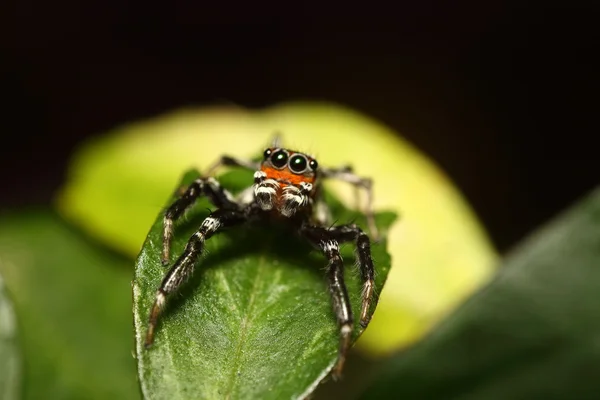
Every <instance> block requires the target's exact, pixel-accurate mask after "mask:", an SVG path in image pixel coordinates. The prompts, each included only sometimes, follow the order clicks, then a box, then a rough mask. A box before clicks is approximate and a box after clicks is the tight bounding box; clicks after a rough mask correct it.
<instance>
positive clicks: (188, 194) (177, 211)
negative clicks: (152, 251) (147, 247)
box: [160, 178, 239, 265]
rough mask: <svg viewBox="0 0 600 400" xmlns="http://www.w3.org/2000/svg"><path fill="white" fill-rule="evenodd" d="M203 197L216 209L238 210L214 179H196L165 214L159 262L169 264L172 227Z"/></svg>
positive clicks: (225, 191)
mask: <svg viewBox="0 0 600 400" xmlns="http://www.w3.org/2000/svg"><path fill="white" fill-rule="evenodd" d="M202 195H205V196H207V197H208V199H209V200H210V201H211V203H213V204H214V205H215V206H216V207H218V208H228V209H238V208H239V207H238V204H237V203H236V202H235V199H234V198H233V196H232V195H231V194H230V193H229V192H228V191H227V190H225V189H224V188H223V187H222V186H221V185H220V184H219V182H217V180H216V179H214V178H198V179H196V180H195V181H194V182H192V183H191V184H190V186H188V188H187V190H186V191H185V192H184V193H183V194H182V195H181V196H180V197H179V198H178V199H177V200H175V202H173V204H172V205H171V206H170V207H169V208H168V209H167V211H166V212H165V216H164V220H163V249H162V254H161V258H160V259H161V262H162V263H163V265H167V264H169V253H170V250H171V240H172V239H173V225H174V222H175V221H177V220H178V219H179V218H180V217H181V216H182V215H183V214H184V212H185V211H186V210H187V209H188V208H190V206H191V205H192V204H194V201H196V199H198V197H200V196H202Z"/></svg>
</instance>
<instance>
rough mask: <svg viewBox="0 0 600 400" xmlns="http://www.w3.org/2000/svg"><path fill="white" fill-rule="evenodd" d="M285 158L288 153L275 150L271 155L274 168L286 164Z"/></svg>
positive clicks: (286, 158)
mask: <svg viewBox="0 0 600 400" xmlns="http://www.w3.org/2000/svg"><path fill="white" fill-rule="evenodd" d="M287 160H288V155H287V153H286V152H285V151H283V150H279V151H276V152H275V153H273V155H272V156H271V163H273V165H274V166H275V167H276V168H283V167H284V166H285V165H286V164H287Z"/></svg>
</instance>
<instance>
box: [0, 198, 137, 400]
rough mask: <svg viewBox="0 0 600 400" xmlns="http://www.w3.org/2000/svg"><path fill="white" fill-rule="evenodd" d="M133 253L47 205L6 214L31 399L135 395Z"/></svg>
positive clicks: (3, 244) (0, 221)
mask: <svg viewBox="0 0 600 400" xmlns="http://www.w3.org/2000/svg"><path fill="white" fill-rule="evenodd" d="M128 264H129V263H128V261H127V260H124V259H122V258H121V257H117V256H114V255H112V254H111V253H108V252H106V251H105V250H104V249H99V248H97V247H96V246H94V245H93V244H91V243H89V242H88V241H86V239H85V238H83V237H82V236H81V234H79V233H77V232H74V231H72V230H71V229H69V228H68V227H67V226H65V225H64V224H63V223H62V221H60V219H59V218H58V217H56V216H55V215H54V214H53V213H51V212H49V211H45V210H38V211H30V212H27V213H23V214H19V215H12V216H7V215H5V216H3V217H2V218H0V273H1V274H2V275H3V276H4V278H5V283H6V286H7V288H8V290H9V291H10V293H11V294H12V295H13V299H14V304H15V309H16V312H17V315H18V319H19V327H20V328H21V329H20V343H21V347H22V351H23V358H24V367H25V368H24V371H23V375H24V381H25V384H24V387H23V398H24V399H107V398H115V399H135V398H139V389H138V388H137V384H136V379H135V377H136V375H135V362H134V359H133V354H132V350H133V340H132V338H131V333H132V328H131V314H130V311H129V310H130V305H131V295H130V290H131V289H130V285H131V283H130V282H131V273H130V271H131V270H130V268H129V265H128Z"/></svg>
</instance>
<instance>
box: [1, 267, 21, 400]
mask: <svg viewBox="0 0 600 400" xmlns="http://www.w3.org/2000/svg"><path fill="white" fill-rule="evenodd" d="M20 390H21V353H20V350H19V345H18V342H17V321H16V319H15V314H14V310H13V305H12V302H11V301H10V299H9V298H8V294H7V293H6V291H5V289H4V281H3V280H2V275H0V398H2V399H5V400H13V399H18V398H19V392H20Z"/></svg>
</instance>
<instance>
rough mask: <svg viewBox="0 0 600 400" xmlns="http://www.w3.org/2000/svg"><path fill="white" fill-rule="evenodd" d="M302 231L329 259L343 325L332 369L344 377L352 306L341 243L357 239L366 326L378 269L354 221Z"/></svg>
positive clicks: (362, 317)
mask: <svg viewBox="0 0 600 400" xmlns="http://www.w3.org/2000/svg"><path fill="white" fill-rule="evenodd" d="M301 234H302V235H303V236H304V237H305V238H306V239H308V241H309V242H311V243H312V244H313V245H314V246H316V247H318V248H320V249H321V250H322V251H323V254H324V255H325V256H326V257H327V260H328V261H329V265H328V267H327V268H328V269H327V272H328V278H329V291H330V292H331V297H332V300H333V309H334V311H335V314H336V316H337V319H338V324H339V325H340V335H341V337H340V348H339V354H338V361H337V363H336V365H335V367H334V370H333V377H334V378H336V379H337V378H339V377H340V376H341V372H342V368H343V366H344V361H345V360H346V353H347V351H348V349H349V347H350V341H351V338H352V328H353V320H352V309H351V306H350V301H349V299H348V290H347V289H346V285H345V283H344V266H343V263H342V257H341V256H340V251H339V243H343V242H349V241H354V243H355V244H356V252H357V256H358V266H359V269H360V273H361V277H362V280H363V291H362V306H361V312H360V325H361V326H362V327H363V328H366V326H367V325H368V323H369V321H370V319H371V313H370V309H371V303H372V301H373V295H374V289H375V280H374V277H375V269H374V267H373V259H372V257H371V242H370V240H369V237H368V236H367V235H366V234H365V233H364V232H363V231H362V230H361V229H360V228H359V227H358V226H357V225H355V224H348V225H340V226H333V227H330V228H324V227H321V226H314V225H304V226H303V227H302V228H301Z"/></svg>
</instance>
